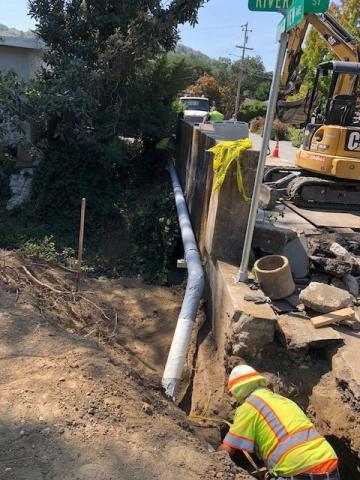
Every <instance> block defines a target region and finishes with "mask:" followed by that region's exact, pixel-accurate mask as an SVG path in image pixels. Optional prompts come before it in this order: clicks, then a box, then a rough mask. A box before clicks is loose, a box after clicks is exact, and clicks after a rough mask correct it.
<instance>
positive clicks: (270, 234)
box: [252, 222, 297, 254]
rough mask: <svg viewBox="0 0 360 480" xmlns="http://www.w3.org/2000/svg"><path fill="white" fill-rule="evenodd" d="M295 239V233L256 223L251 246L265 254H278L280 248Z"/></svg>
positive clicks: (267, 224)
mask: <svg viewBox="0 0 360 480" xmlns="http://www.w3.org/2000/svg"><path fill="white" fill-rule="evenodd" d="M296 237H297V233H296V232H295V231H294V230H290V229H289V228H282V227H277V226H274V225H272V224H271V223H265V222H261V223H260V222H257V223H256V225H255V231H254V238H253V243H252V246H253V248H259V249H260V250H262V251H263V252H266V253H273V254H280V253H281V252H282V248H283V247H284V246H285V245H286V244H287V243H288V242H290V241H291V240H294V239H295V238H296Z"/></svg>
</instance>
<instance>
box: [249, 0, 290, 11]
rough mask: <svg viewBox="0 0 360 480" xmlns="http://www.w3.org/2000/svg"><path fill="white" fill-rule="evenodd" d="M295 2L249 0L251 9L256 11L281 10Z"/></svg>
mask: <svg viewBox="0 0 360 480" xmlns="http://www.w3.org/2000/svg"><path fill="white" fill-rule="evenodd" d="M293 3H294V0H249V9H250V10H253V11H254V12H281V11H282V10H286V9H288V8H289V7H291V5H292V4H293Z"/></svg>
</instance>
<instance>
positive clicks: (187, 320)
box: [162, 162, 205, 400]
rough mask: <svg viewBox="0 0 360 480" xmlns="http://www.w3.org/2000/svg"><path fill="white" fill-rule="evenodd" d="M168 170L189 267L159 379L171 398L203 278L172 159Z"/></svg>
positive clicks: (180, 374) (178, 380)
mask: <svg viewBox="0 0 360 480" xmlns="http://www.w3.org/2000/svg"><path fill="white" fill-rule="evenodd" d="M168 170H169V172H170V176H171V181H172V185H173V189H174V195H175V203H176V209H177V213H178V218H179V225H180V230H181V236H182V241H183V245H184V253H185V260H186V264H187V269H188V280H187V285H186V291H185V297H184V300H183V303H182V307H181V312H180V315H179V318H178V321H177V325H176V329H175V334H174V338H173V341H172V344H171V348H170V352H169V356H168V359H167V362H166V366H165V370H164V375H163V379H162V385H163V387H164V389H165V393H166V395H167V396H169V397H171V398H172V399H173V400H174V399H175V395H176V391H177V388H178V385H179V383H180V380H181V376H182V372H183V369H184V365H185V362H186V356H187V353H188V349H189V345H190V340H191V332H192V328H193V325H194V322H195V318H196V315H197V311H198V309H199V304H200V299H201V295H202V292H203V290H204V284H205V280H204V271H203V267H202V263H201V257H200V253H199V250H198V248H197V245H196V240H195V236H194V232H193V230H192V226H191V221H190V217H189V212H188V209H187V206H186V202H185V198H184V194H183V191H182V188H181V185H180V182H179V179H178V176H177V173H176V170H175V167H174V164H173V162H170V163H169V167H168Z"/></svg>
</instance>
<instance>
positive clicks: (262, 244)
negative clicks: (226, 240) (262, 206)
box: [252, 222, 309, 278]
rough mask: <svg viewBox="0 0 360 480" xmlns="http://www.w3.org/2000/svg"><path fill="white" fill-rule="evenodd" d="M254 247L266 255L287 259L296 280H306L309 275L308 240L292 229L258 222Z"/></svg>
mask: <svg viewBox="0 0 360 480" xmlns="http://www.w3.org/2000/svg"><path fill="white" fill-rule="evenodd" d="M252 246H253V248H254V249H258V250H261V252H262V253H264V254H272V255H283V256H285V257H287V259H288V260H289V264H290V268H291V272H292V274H293V276H294V278H304V277H306V276H307V275H308V273H309V255H308V252H307V247H306V239H305V237H304V236H303V235H302V236H301V235H298V233H297V232H296V231H294V230H291V229H290V228H282V227H278V226H275V225H272V224H271V223H266V222H257V224H256V226H255V231H254V238H253V243H252Z"/></svg>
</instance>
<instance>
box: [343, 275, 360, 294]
mask: <svg viewBox="0 0 360 480" xmlns="http://www.w3.org/2000/svg"><path fill="white" fill-rule="evenodd" d="M343 282H344V285H345V287H346V289H347V290H348V291H349V292H350V293H351V295H353V296H354V297H358V296H359V284H358V281H357V280H356V278H355V277H353V276H352V275H350V274H347V275H345V276H344V278H343Z"/></svg>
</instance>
